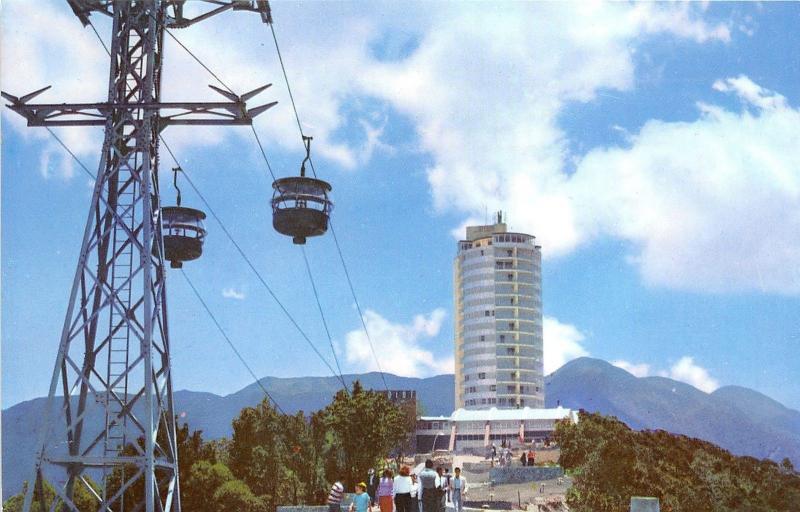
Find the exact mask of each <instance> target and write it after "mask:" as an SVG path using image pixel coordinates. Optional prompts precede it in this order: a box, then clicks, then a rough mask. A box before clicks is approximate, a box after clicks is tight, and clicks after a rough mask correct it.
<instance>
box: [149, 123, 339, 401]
mask: <svg viewBox="0 0 800 512" xmlns="http://www.w3.org/2000/svg"><path fill="white" fill-rule="evenodd" d="M159 138H160V139H161V142H162V143H163V144H164V147H165V148H166V149H167V152H168V153H169V154H170V156H172V159H173V160H174V161H175V163H176V165H180V163H179V162H178V159H177V158H176V157H175V154H174V153H173V152H172V149H171V148H170V147H169V145H168V144H167V143H166V141H165V140H164V137H163V136H159ZM183 175H184V177H185V178H186V181H187V182H188V183H189V185H190V186H191V187H192V189H193V190H194V191H195V193H196V194H197V196H198V197H199V198H200V200H201V201H202V202H203V204H204V205H205V206H206V208H207V209H208V212H209V213H210V214H211V216H212V217H214V220H216V221H217V224H219V226H220V228H222V232H223V233H225V236H227V237H228V240H230V242H231V243H232V244H233V246H234V247H235V248H236V250H237V252H238V253H239V255H240V256H241V257H242V259H244V261H245V263H247V266H248V267H250V270H251V271H252V272H253V273H254V274H255V276H256V278H257V279H258V281H259V282H260V283H261V285H262V286H263V287H264V289H265V290H267V293H269V295H270V296H271V297H272V299H273V300H274V301H275V303H276V304H278V306H279V307H280V309H281V311H283V313H284V315H285V316H286V318H288V319H289V321H290V322H291V324H292V325H293V326H294V328H295V329H296V330H297V332H298V333H300V335H301V336H302V337H303V339H304V340H305V341H306V342H307V343H308V345H309V346H310V347H311V349H312V350H313V351H314V353H316V354H317V356H318V357H319V358H320V360H322V362H323V363H325V366H327V367H328V369H329V370H330V371H331V373H333V374H334V375H337V373H336V370H334V369H333V367H332V366H331V364H330V363H329V362H328V360H327V359H325V357H324V356H323V355H322V353H321V352H320V351H319V349H317V347H316V346H315V345H314V343H313V342H312V341H311V339H310V338H309V337H308V335H307V334H306V333H305V331H303V329H302V328H301V327H300V324H298V323H297V320H295V318H294V317H293V316H292V314H291V313H290V312H289V310H288V309H287V308H286V306H284V305H283V302H281V300H280V299H279V298H278V296H277V295H276V294H275V292H274V291H273V290H272V288H271V287H270V286H269V285H268V284H267V282H266V280H265V279H264V278H263V277H262V276H261V273H260V272H259V271H258V270H257V269H256V267H255V266H254V265H253V262H252V261H251V260H250V258H249V257H248V256H247V254H246V253H245V252H244V250H243V249H242V247H241V246H240V245H239V243H238V242H237V241H236V239H234V238H233V235H232V234H231V233H230V231H228V228H227V227H226V226H225V224H224V223H223V222H222V219H220V217H219V216H218V215H217V213H216V212H215V211H214V208H212V207H211V205H210V204H209V202H208V201H207V200H206V198H205V196H204V195H203V194H202V192H200V190H199V189H198V188H197V186H196V185H195V184H194V182H193V181H192V179H191V177H190V176H189V174H188V173H187V172H186V170H185V169H183ZM338 377H339V380H340V381H341V383H342V386H343V387H345V388H347V385H346V384H345V381H344V378H343V377H342V375H341V374H338Z"/></svg>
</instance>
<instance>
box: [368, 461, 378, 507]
mask: <svg viewBox="0 0 800 512" xmlns="http://www.w3.org/2000/svg"><path fill="white" fill-rule="evenodd" d="M377 490H378V475H376V474H375V470H374V469H373V468H369V472H368V473H367V494H369V504H370V506H374V505H375V492H376V491H377Z"/></svg>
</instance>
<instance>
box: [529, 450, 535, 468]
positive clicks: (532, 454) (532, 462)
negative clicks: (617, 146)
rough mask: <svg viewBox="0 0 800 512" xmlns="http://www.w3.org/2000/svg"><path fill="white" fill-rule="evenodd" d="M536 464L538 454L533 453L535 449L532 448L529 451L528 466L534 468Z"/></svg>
mask: <svg viewBox="0 0 800 512" xmlns="http://www.w3.org/2000/svg"><path fill="white" fill-rule="evenodd" d="M535 463H536V454H535V453H533V449H532V448H531V449H530V450H528V465H529V466H533V465H534V464H535Z"/></svg>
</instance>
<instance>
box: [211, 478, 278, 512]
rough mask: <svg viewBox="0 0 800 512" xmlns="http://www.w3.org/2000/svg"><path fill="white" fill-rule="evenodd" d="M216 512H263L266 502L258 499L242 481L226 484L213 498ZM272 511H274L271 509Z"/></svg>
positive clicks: (232, 481)
mask: <svg viewBox="0 0 800 512" xmlns="http://www.w3.org/2000/svg"><path fill="white" fill-rule="evenodd" d="M212 503H213V508H210V509H209V510H214V511H215V512H263V511H264V510H266V506H265V504H264V502H263V501H262V500H261V499H259V498H258V497H256V496H255V495H254V494H253V492H252V491H251V490H250V488H249V487H247V485H246V484H245V483H244V482H242V481H241V480H231V481H229V482H225V483H224V484H222V486H220V488H219V489H217V490H216V492H215V493H214V497H213V501H212ZM270 510H272V509H270Z"/></svg>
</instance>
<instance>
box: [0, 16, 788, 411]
mask: <svg viewBox="0 0 800 512" xmlns="http://www.w3.org/2000/svg"><path fill="white" fill-rule="evenodd" d="M34 11H35V12H36V13H38V14H37V15H35V16H34V15H33V14H34ZM274 15H275V28H276V31H277V33H278V37H279V40H280V43H281V45H282V50H283V52H284V57H285V59H286V64H287V68H288V72H289V77H290V80H291V83H292V87H293V90H294V92H295V96H296V99H297V103H298V109H299V111H300V116H301V119H302V122H303V124H304V130H305V131H306V132H307V133H309V134H311V135H313V136H314V137H315V140H314V147H313V151H314V155H315V162H316V165H317V170H318V172H319V174H320V176H321V177H323V178H324V179H326V180H328V181H330V182H331V183H332V184H333V188H334V190H333V198H334V200H335V202H336V208H335V210H334V220H333V222H334V225H335V228H336V231H337V234H338V236H339V241H340V243H341V246H342V248H343V251H344V255H345V258H346V259H347V262H348V265H349V269H350V273H351V275H352V278H353V282H354V286H355V288H356V291H357V293H358V297H359V300H360V303H361V306H362V308H363V309H364V310H365V312H366V321H367V324H368V327H369V329H370V333H371V335H372V338H373V339H374V340H375V342H376V343H377V347H376V348H377V350H378V352H379V354H380V356H381V361H382V365H383V367H384V369H385V370H388V371H393V372H395V373H399V374H404V375H418V376H425V375H432V374H436V373H442V372H445V371H449V370H450V369H451V368H452V336H453V333H452V331H453V328H452V321H453V315H452V258H453V256H454V254H455V248H456V246H455V242H456V236H457V233H459V232H461V231H462V230H463V226H464V225H465V224H466V223H469V222H482V221H483V220H484V219H485V215H486V212H487V211H488V212H489V213H491V212H492V211H493V210H496V209H502V210H505V211H507V212H508V219H509V222H510V224H511V227H512V228H513V229H515V230H520V231H527V232H530V233H532V234H534V235H536V236H537V237H538V240H539V242H540V243H541V245H542V246H543V253H544V258H545V259H544V269H543V280H544V287H543V294H544V297H543V298H544V312H545V316H546V319H545V344H546V345H545V358H546V367H547V369H548V370H553V369H556V368H558V366H560V364H563V363H564V362H566V361H567V360H569V359H571V358H574V357H578V356H581V355H591V356H594V357H599V358H602V359H605V360H608V361H612V362H614V363H615V364H617V365H619V366H622V367H624V368H627V369H629V370H630V371H632V372H633V373H635V374H637V375H640V376H643V375H668V376H671V377H673V378H677V379H680V380H684V381H686V382H689V383H691V384H693V385H695V386H697V387H698V388H700V389H703V390H705V391H711V390H713V389H715V388H716V387H718V386H723V385H731V384H734V385H742V386H747V387H751V388H754V389H756V390H759V391H761V392H764V393H766V394H767V395H769V396H771V397H773V398H775V399H777V400H779V401H781V402H783V403H784V404H786V405H788V406H791V407H794V408H800V386H798V385H797V377H796V376H797V374H798V373H800V348H799V347H800V320H798V319H799V318H800V270H798V269H800V111H799V110H798V108H800V64H799V63H798V60H797V59H796V58H795V56H796V55H797V54H798V51H800V35H798V33H797V31H796V26H797V22H798V21H800V19H799V18H800V5H798V4H793V3H786V4H773V3H764V4H725V3H711V4H707V5H706V4H681V3H676V4H624V3H615V4H585V3H582V4H577V3H576V4H541V3H538V4H519V3H515V4H511V3H506V4H503V3H501V4H483V3H470V4H456V3H453V4H429V3H425V4H411V8H409V7H408V6H407V5H406V4H403V5H401V4H399V3H370V4H366V3H321V2H320V3H313V2H311V3H304V4H295V3H276V4H275V5H274ZM2 23H3V27H2V28H3V30H2V34H3V35H2V37H3V41H2V43H3V44H2V52H3V53H2V65H3V69H2V87H3V90H6V91H10V92H12V93H14V94H24V93H27V92H29V91H31V90H34V89H37V88H39V87H42V86H44V85H50V84H52V85H53V89H52V90H51V91H48V92H47V93H45V94H44V95H42V96H41V100H42V101H43V102H45V101H52V102H61V101H88V100H99V99H101V98H103V97H104V93H103V91H104V89H105V80H106V75H107V65H108V64H107V61H106V60H107V59H106V56H105V53H104V52H103V50H102V47H101V46H100V44H99V43H98V42H97V40H96V39H95V36H94V34H93V33H92V32H91V30H89V29H83V28H82V27H81V26H80V23H79V22H78V21H77V19H75V18H74V16H73V15H72V14H71V12H70V10H69V8H68V7H67V6H66V4H65V3H64V4H63V5H62V3H61V2H55V1H52V2H42V3H37V4H36V5H35V6H34V5H33V3H31V2H24V1H21V0H16V1H10V2H6V4H5V5H4V10H3V14H2ZM96 23H97V27H98V30H99V31H100V33H101V34H103V35H104V37H105V35H106V34H107V33H108V32H109V28H110V27H109V24H108V22H107V21H105V20H102V19H98V20H96ZM175 34H176V36H177V37H179V38H180V39H181V41H183V42H184V43H185V44H186V45H187V46H188V47H189V48H191V49H192V50H193V51H194V52H195V53H196V54H198V55H199V56H200V58H201V59H203V61H204V62H206V63H207V64H208V65H209V67H211V68H212V69H213V70H214V71H215V72H216V73H217V74H218V75H220V77H222V79H223V80H224V81H225V82H226V83H228V84H229V85H231V86H232V87H233V88H234V89H235V90H237V91H245V90H249V89H252V88H255V87H256V86H258V85H260V84H262V83H266V82H273V83H274V84H275V85H274V86H273V87H272V88H271V89H268V90H267V91H266V92H265V93H263V94H262V97H263V98H264V101H271V100H278V101H279V102H280V103H279V105H278V107H276V108H274V109H273V110H271V111H269V112H267V113H266V114H263V115H262V117H261V118H259V120H258V122H257V124H256V128H257V130H258V131H259V134H260V135H261V137H262V140H263V141H264V143H265V147H266V150H267V152H268V155H269V158H270V161H271V163H272V165H273V168H274V169H276V172H277V173H278V174H280V175H288V174H295V173H296V172H297V170H298V167H299V162H300V160H301V159H302V146H301V143H300V138H299V135H298V133H297V129H296V126H295V125H294V121H293V117H292V115H293V114H292V112H291V108H290V103H289V101H288V96H287V93H286V87H285V85H284V83H283V81H282V76H281V74H280V68H279V67H278V63H277V58H276V54H275V51H274V48H273V47H272V46H271V39H270V36H269V33H268V29H267V27H265V26H263V25H261V24H260V22H259V20H258V17H257V16H255V15H248V14H246V13H229V14H226V15H224V16H220V17H218V18H216V19H213V20H211V21H208V22H205V23H203V24H201V25H198V26H196V27H193V28H190V29H186V30H180V31H176V32H175ZM166 55H167V57H166V61H165V82H164V95H165V99H166V100H178V99H183V100H211V99H214V95H213V93H212V92H211V91H210V90H209V89H208V88H207V87H206V84H208V83H215V81H214V79H213V78H212V77H210V76H209V75H208V74H206V72H205V71H204V70H203V69H202V68H201V67H200V66H199V65H198V64H197V63H196V62H193V61H192V60H191V58H190V57H188V55H187V54H186V53H185V52H184V51H183V50H182V49H181V48H179V47H178V46H177V45H175V44H174V43H173V42H172V41H171V40H170V39H169V38H167V48H166ZM217 85H218V84H217ZM2 122H3V141H2V279H3V281H2V284H3V287H2V363H3V374H2V399H3V407H7V406H9V405H11V404H14V403H16V402H19V401H21V400H25V399H29V398H32V397H35V396H40V395H43V394H45V393H46V390H47V386H48V384H49V381H48V380H49V376H50V374H51V371H52V363H53V361H54V358H55V351H56V346H57V340H58V336H59V332H60V326H61V323H62V322H63V315H64V313H65V309H66V302H67V299H68V287H69V284H70V282H71V280H72V277H73V272H74V265H75V263H76V260H77V252H78V246H79V237H80V233H81V232H82V230H83V223H84V221H85V216H86V211H87V208H88V201H89V194H90V186H89V183H88V178H87V177H86V176H85V175H84V174H83V173H82V171H81V170H80V169H78V168H77V167H76V166H75V165H74V164H73V162H71V161H70V159H69V157H68V156H67V155H65V153H64V151H63V150H62V149H61V148H59V147H58V146H57V145H56V144H55V142H54V140H53V139H52V138H50V136H49V135H48V134H47V132H46V131H43V130H42V129H34V128H30V129H28V128H25V127H24V126H23V123H21V122H20V120H19V119H16V118H15V117H14V115H13V114H12V113H10V112H8V111H7V110H4V111H3V113H2ZM57 133H58V134H59V135H60V136H61V137H63V138H64V140H65V141H66V142H67V144H68V145H69V146H70V147H71V148H72V149H73V150H74V151H75V152H76V153H77V154H78V155H79V157H80V158H81V160H83V161H84V162H85V163H86V164H87V165H88V166H89V168H90V169H92V170H93V171H94V169H95V167H96V165H97V152H98V151H97V150H98V148H99V141H100V138H101V135H102V134H101V133H100V132H99V131H98V130H96V129H92V128H89V129H69V130H68V129H61V130H57ZM164 137H165V139H166V140H167V142H168V143H170V145H171V146H173V148H174V149H175V151H176V153H177V154H178V157H179V159H180V160H181V165H182V166H183V168H184V169H185V170H186V171H187V172H188V173H189V174H190V175H191V176H192V179H193V180H194V181H195V182H196V183H197V185H198V187H199V188H200V190H201V191H202V192H203V194H204V195H206V197H207V199H208V200H209V202H210V203H211V205H212V206H213V207H214V208H215V210H216V211H217V213H218V214H219V216H220V217H221V218H222V219H223V221H224V222H225V223H226V225H227V226H228V228H229V229H230V230H231V232H232V233H233V235H234V237H235V238H236V239H237V241H238V242H239V243H240V244H241V245H242V247H243V248H244V250H245V251H246V252H247V253H248V254H249V255H250V257H251V258H252V259H253V261H254V263H255V265H256V266H257V267H258V268H259V271H260V272H261V273H262V274H263V275H264V276H265V278H266V279H267V281H268V282H269V284H270V286H272V287H273V289H274V290H275V291H276V293H277V294H278V296H279V297H280V298H281V299H282V300H283V301H284V302H285V304H286V305H287V307H288V309H289V310H290V311H291V312H292V313H293V314H294V315H295V316H296V317H297V318H298V320H299V322H300V324H301V325H302V327H303V329H304V330H306V331H307V332H308V333H309V335H310V336H311V339H312V340H313V341H314V343H315V344H316V345H317V347H318V348H319V349H320V351H322V352H323V353H324V354H325V355H326V356H327V357H328V358H329V360H330V359H331V358H330V347H329V346H328V341H327V338H326V337H325V332H324V330H323V328H322V324H321V322H320V319H319V315H318V313H317V310H316V305H315V303H314V299H313V295H312V292H311V289H310V285H309V283H308V280H307V278H306V275H305V268H304V266H303V261H302V254H301V252H300V249H299V248H297V247H295V246H292V244H291V241H290V240H288V239H287V238H284V237H281V236H280V235H278V234H277V233H275V232H274V231H273V230H272V228H271V218H270V211H269V209H268V201H269V198H270V181H271V180H270V179H269V178H268V177H267V174H266V169H265V168H264V163H263V161H262V160H261V157H260V154H259V153H258V150H257V147H256V145H255V141H254V139H253V137H252V133H250V132H249V130H248V129H246V128H225V129H221V128H214V129H211V128H203V129H199V130H194V131H191V130H188V129H181V128H170V129H169V130H167V132H165V134H164ZM164 156H166V155H164ZM165 176H166V173H165ZM162 190H163V191H164V194H165V197H164V198H162V200H163V202H165V203H166V202H168V201H169V200H172V197H171V195H172V191H171V187H170V186H169V185H168V183H167V182H166V181H165V182H164V183H163V184H162ZM184 204H187V205H192V206H200V202H199V199H198V198H197V197H196V196H194V195H193V193H192V192H191V191H187V187H184ZM207 227H208V229H209V235H208V239H207V243H206V250H205V254H204V256H203V258H202V259H201V260H199V261H197V262H193V263H190V264H187V265H186V267H185V269H186V272H187V274H188V275H189V276H190V278H191V279H192V280H193V282H194V283H195V284H196V285H197V286H198V288H199V289H200V291H201V293H202V294H203V296H204V298H205V299H206V300H207V301H208V303H209V305H210V307H211V308H212V310H213V311H214V312H215V314H216V315H217V317H218V319H219V320H220V322H221V323H222V325H223V326H224V327H225V329H226V330H227V331H228V333H229V334H230V336H231V338H232V339H233V340H234V342H235V343H236V344H237V345H238V347H239V349H240V350H241V352H243V353H244V354H245V356H246V357H247V359H248V361H249V364H250V365H251V366H252V367H253V368H254V370H255V371H256V373H257V374H258V375H278V376H292V375H324V374H326V373H329V371H328V370H327V368H326V366H325V365H324V364H323V363H322V362H321V361H319V360H318V359H317V358H316V357H315V356H314V354H313V352H312V350H311V349H310V348H309V347H308V345H307V344H306V342H305V341H303V340H302V338H301V337H300V336H299V335H298V334H297V333H296V332H295V331H294V330H293V328H292V327H291V325H290V324H289V322H288V321H287V320H286V319H285V318H284V317H283V316H282V314H281V313H280V310H279V309H278V307H277V306H276V305H275V303H274V302H273V301H272V300H271V299H270V298H269V297H268V296H267V294H266V293H265V291H264V290H263V289H262V288H261V287H260V285H259V284H258V283H257V282H256V281H255V280H254V278H253V275H252V274H251V273H250V271H249V270H248V268H247V267H246V266H245V264H244V262H243V261H241V259H240V258H239V256H238V254H237V253H236V251H235V249H234V248H233V246H232V245H231V244H230V242H229V241H228V240H227V239H226V238H225V237H224V235H223V233H222V232H221V229H220V228H219V226H217V225H216V224H215V223H214V221H213V220H209V221H208V223H207ZM306 251H307V254H308V256H309V258H310V261H311V265H312V269H313V271H314V273H315V276H316V278H317V284H318V288H319V290H320V295H321V299H322V302H323V306H324V308H325V311H326V313H327V320H328V322H329V326H330V329H331V333H332V335H333V338H334V344H335V346H336V349H337V351H338V353H339V356H340V359H341V361H342V364H343V367H344V370H345V371H352V372H360V371H366V370H372V369H374V368H375V363H374V362H373V361H372V360H371V356H370V354H369V349H368V348H367V346H366V344H365V340H364V336H363V332H362V331H361V330H360V321H359V319H358V316H357V313H356V310H355V308H354V305H353V300H352V297H351V296H350V293H349V290H348V288H347V282H346V280H345V276H344V273H343V271H342V268H341V265H340V264H339V261H338V256H337V254H336V250H335V246H334V244H333V240H332V238H331V237H330V236H325V237H322V238H319V239H314V240H311V241H310V242H309V244H308V245H307V247H306ZM168 286H169V300H170V305H169V311H170V323H171V324H170V330H171V335H172V347H173V352H172V357H173V367H174V370H173V371H174V373H173V375H174V385H175V388H176V389H182V388H187V389H194V390H206V391H212V392H216V393H221V394H224V393H228V392H232V391H235V390H237V389H239V388H241V387H243V386H245V385H247V384H248V383H249V382H250V381H251V379H250V377H249V375H247V373H246V372H245V371H244V369H243V368H242V366H241V363H240V362H239V361H238V360H236V358H235V356H234V355H233V354H232V353H231V351H230V349H229V348H228V347H227V346H226V345H225V343H224V341H223V340H222V338H221V337H220V336H219V334H218V333H217V332H216V331H215V328H214V326H213V324H212V323H211V321H210V320H209V319H208V318H207V317H206V316H205V314H204V313H203V310H202V308H201V306H200V304H199V303H198V302H197V301H196V299H195V298H194V296H193V295H192V293H191V290H190V289H189V288H188V286H187V285H186V283H185V281H184V280H183V279H182V277H181V276H180V274H179V273H175V272H174V271H173V272H171V274H170V276H169V284H168Z"/></svg>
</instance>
